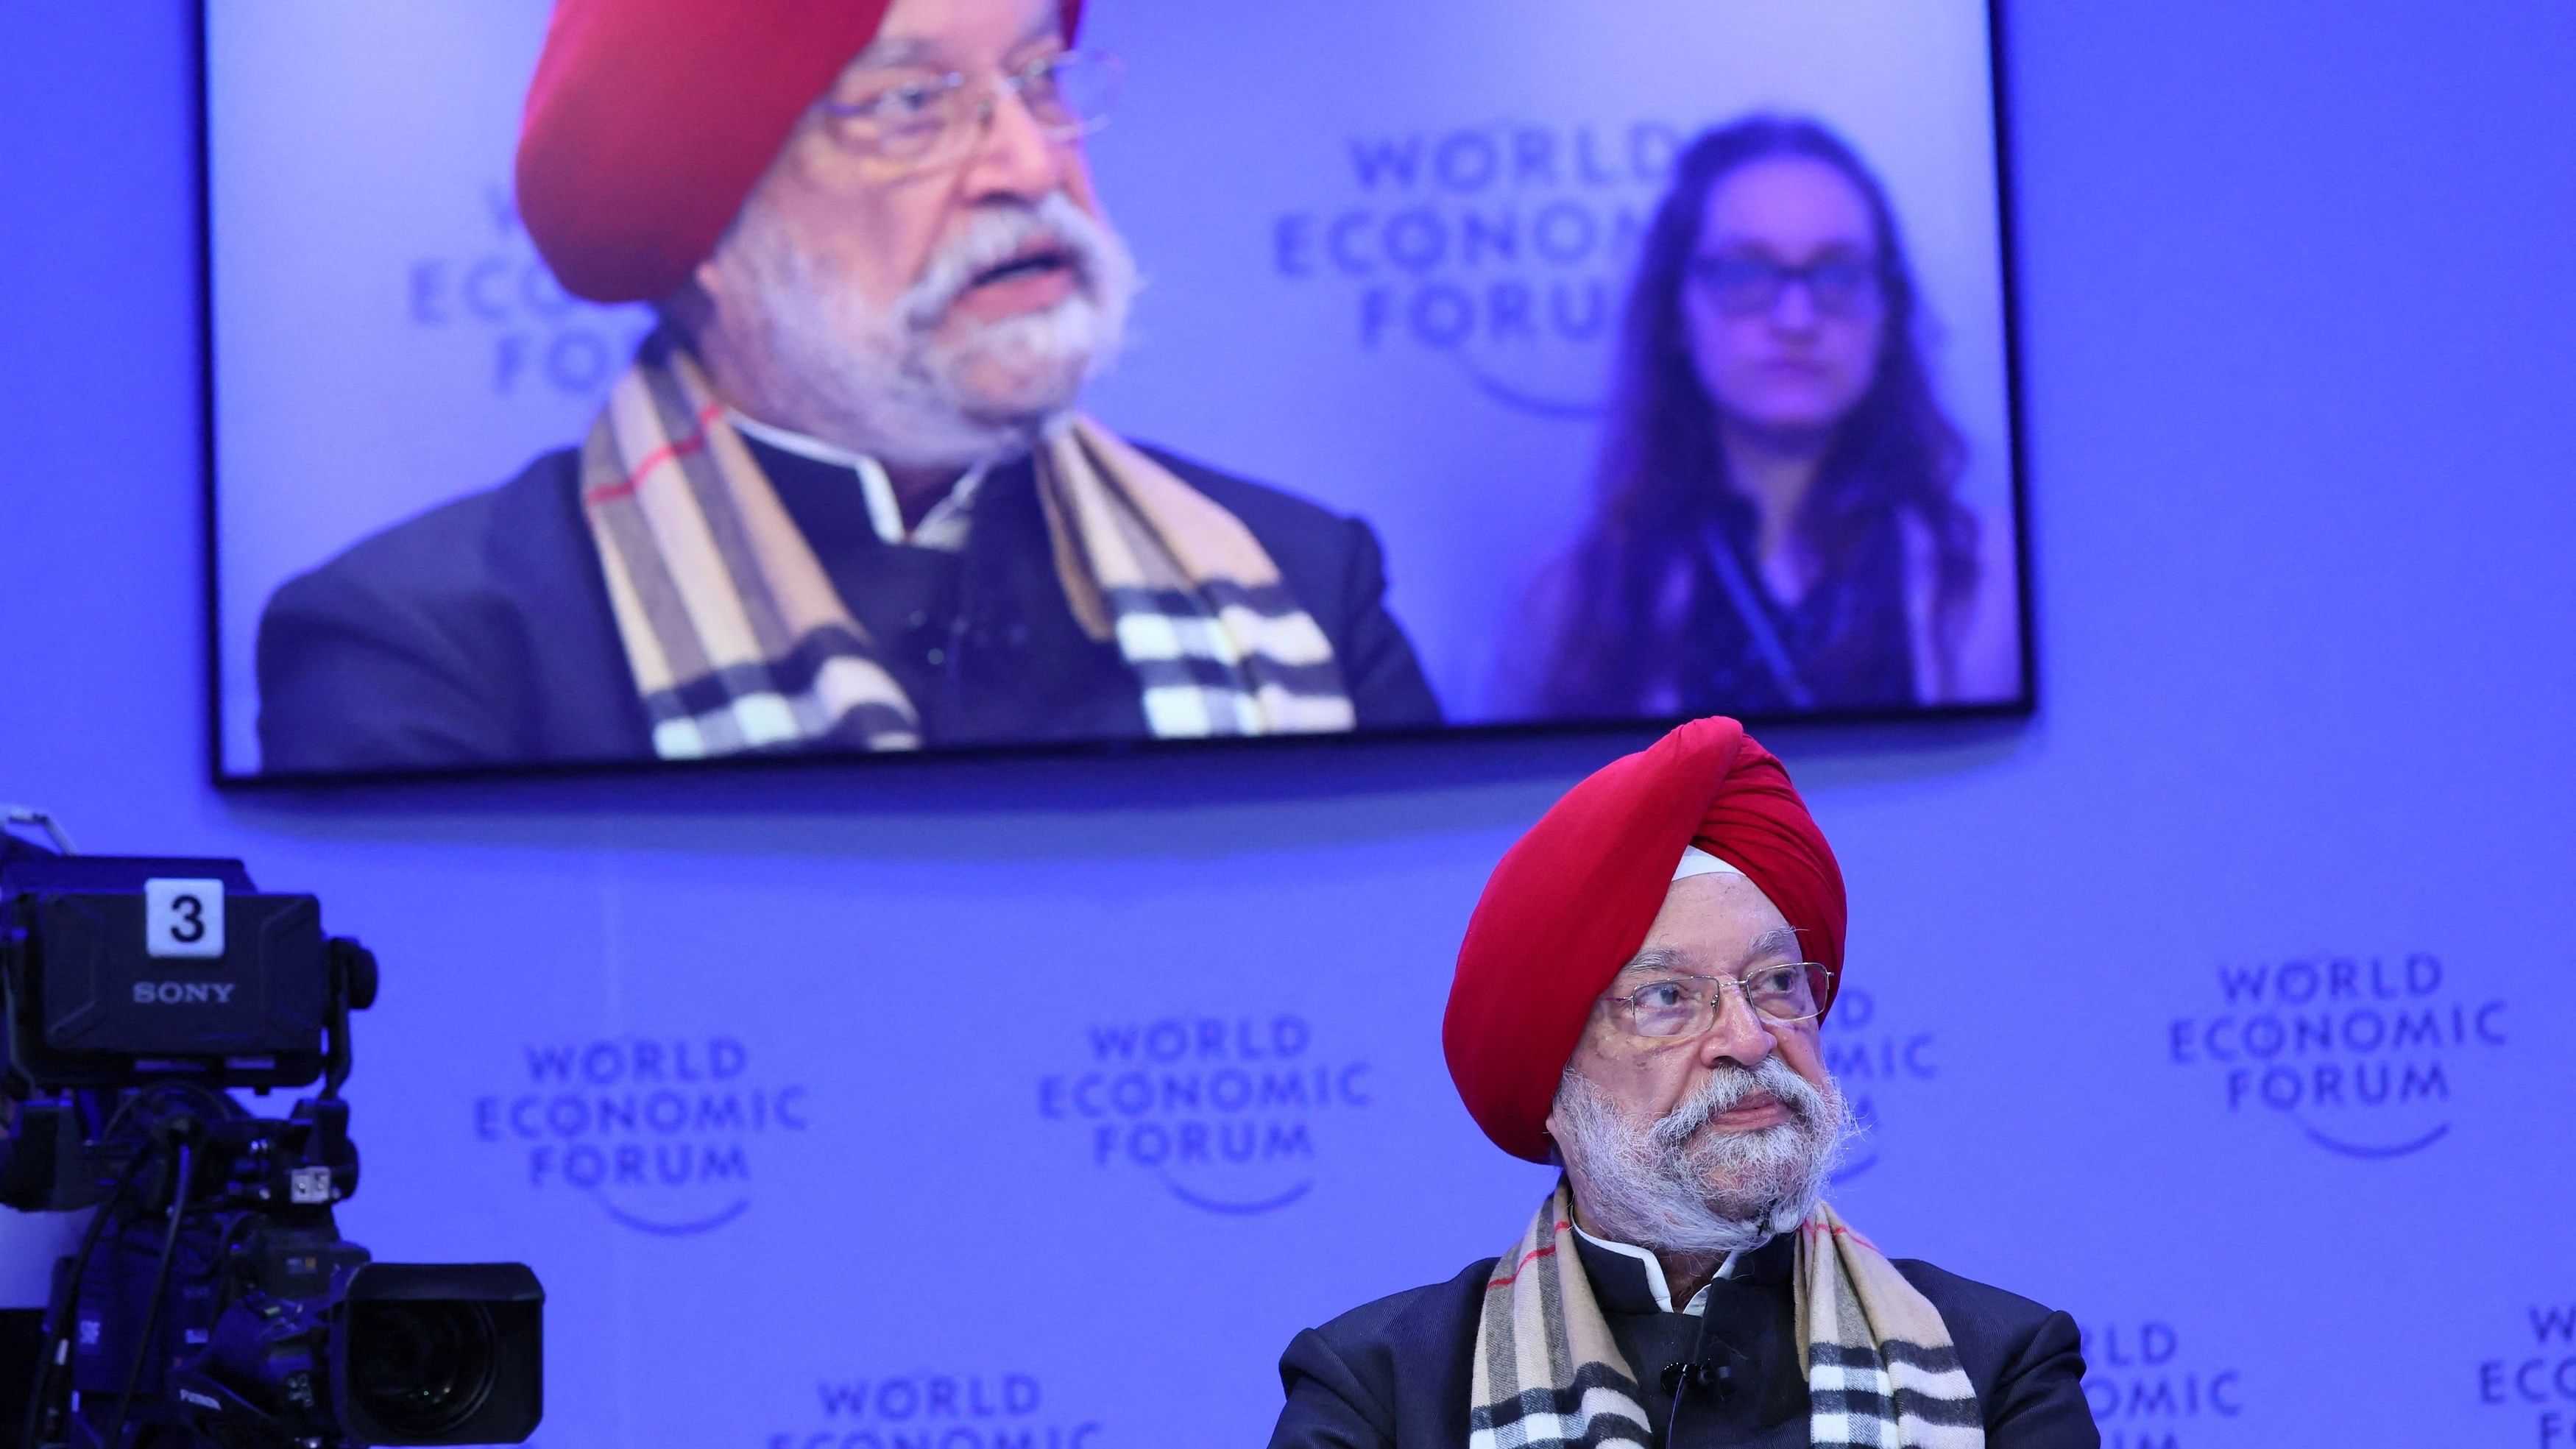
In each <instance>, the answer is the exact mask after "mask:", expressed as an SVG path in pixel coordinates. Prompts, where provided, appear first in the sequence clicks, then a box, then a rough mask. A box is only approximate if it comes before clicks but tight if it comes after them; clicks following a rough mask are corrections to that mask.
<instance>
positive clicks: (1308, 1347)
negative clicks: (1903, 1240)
mask: <svg viewBox="0 0 2576 1449" xmlns="http://www.w3.org/2000/svg"><path fill="white" fill-rule="evenodd" d="M1578 1247H1579V1250H1580V1252H1581V1254H1582V1258H1583V1269H1584V1274H1585V1276H1586V1277H1587V1278H1588V1279H1589V1280H1590V1282H1591V1284H1592V1291H1593V1296H1594V1298H1595V1299H1596V1300H1597V1301H1598V1302H1599V1304H1600V1306H1601V1312H1602V1316H1603V1318H1604V1319H1606V1320H1607V1321H1608V1323H1609V1325H1610V1334H1611V1337H1612V1338H1613V1339H1614V1340H1616V1341H1617V1343H1618V1345H1619V1350H1620V1353H1621V1354H1622V1355H1623V1356H1624V1357H1625V1358H1626V1359H1627V1360H1628V1362H1629V1364H1630V1366H1631V1367H1633V1368H1635V1369H1636V1371H1637V1372H1638V1373H1639V1374H1640V1375H1641V1376H1642V1377H1643V1378H1644V1380H1645V1383H1644V1384H1643V1385H1642V1388H1643V1389H1644V1395H1643V1397H1644V1400H1645V1406H1646V1411H1647V1414H1648V1416H1649V1417H1650V1418H1651V1419H1652V1420H1653V1425H1654V1429H1655V1433H1656V1442H1657V1444H1658V1445H1666V1444H1669V1445H1670V1446H1671V1449H1717V1446H1737V1445H1747V1446H1762V1449H1788V1446H1792V1445H1803V1444H1805V1443H1806V1442H1807V1418H1808V1401H1807V1384H1806V1380H1805V1378H1804V1377H1803V1376H1801V1374H1800V1373H1799V1369H1798V1343H1797V1324H1796V1321H1795V1312H1796V1307H1795V1302H1794V1299H1793V1298H1792V1296H1791V1284H1790V1280H1791V1275H1792V1271H1793V1268H1794V1264H1795V1258H1796V1239H1795V1238H1794V1237H1791V1236H1782V1237H1777V1238H1774V1239H1772V1240H1771V1241H1770V1242H1769V1243H1768V1244H1765V1245H1764V1246H1763V1247H1761V1248H1758V1249H1755V1250H1754V1251H1752V1252H1750V1253H1747V1254H1745V1255H1744V1256H1743V1257H1742V1258H1741V1259H1739V1260H1738V1261H1737V1264H1736V1268H1735V1271H1734V1273H1733V1274H1732V1275H1731V1276H1729V1277H1727V1278H1723V1279H1720V1280H1718V1281H1716V1282H1714V1283H1711V1284H1710V1285H1709V1288H1708V1298H1707V1301H1706V1304H1705V1308H1704V1312H1703V1313H1702V1314H1701V1315H1699V1316H1692V1315H1690V1314H1686V1313H1678V1312H1670V1311H1666V1310H1665V1309H1664V1308H1663V1307H1662V1306H1661V1305H1659V1304H1658V1303H1657V1302H1656V1300H1655V1294H1654V1290H1653V1288H1652V1287H1651V1286H1650V1285H1649V1282H1648V1279H1647V1276H1646V1270H1645V1267H1644V1265H1643V1264H1642V1263H1640V1262H1639V1261H1638V1260H1636V1259H1634V1258H1630V1257H1626V1256H1623V1255H1622V1254H1619V1253H1617V1252H1614V1251H1611V1250H1609V1249H1606V1248H1602V1247H1599V1246H1597V1245H1595V1244H1593V1243H1590V1242H1587V1241H1581V1240H1578ZM1495 1261H1496V1260H1495V1259H1492V1258H1488V1259H1485V1260H1484V1261H1483V1262H1480V1263H1475V1264H1472V1265H1470V1266H1469V1267H1468V1269H1467V1270H1466V1271H1465V1272H1463V1273H1460V1274H1459V1275H1458V1276H1457V1277H1455V1278H1452V1279H1450V1280H1449V1281H1448V1282H1446V1283H1434V1284H1431V1285H1430V1286H1428V1287H1423V1288H1415V1289H1411V1290H1409V1291H1406V1292H1403V1293H1398V1294H1395V1295H1393V1296H1392V1297H1387V1298H1381V1299H1379V1300H1378V1301H1376V1302H1375V1303H1370V1304H1366V1305H1363V1306H1361V1307H1359V1308H1355V1309H1352V1310H1351V1311H1350V1312H1348V1313H1345V1314H1343V1315H1342V1316H1341V1317H1339V1318H1336V1319H1334V1320H1333V1321H1332V1322H1330V1323H1327V1324H1325V1325H1324V1326H1323V1327H1321V1328H1310V1329H1308V1330H1306V1331H1305V1332H1303V1333H1300V1334H1298V1335H1297V1337H1296V1339H1295V1340H1294V1341H1293V1342H1291V1343H1290V1344H1289V1345H1288V1352H1287V1354H1286V1355H1285V1356H1284V1357H1282V1358H1281V1359H1280V1361H1279V1376H1280V1378H1281V1380H1282V1381H1283V1382H1284V1383H1285V1385H1286V1387H1287V1390H1288V1404H1287V1407H1286V1408H1285V1409H1284V1410H1283V1411H1282V1412H1281V1413H1280V1416H1279V1425H1278V1428H1277V1429H1276V1431H1274V1432H1273V1433H1272V1435H1271V1438H1270V1449H1435V1446H1436V1449H1459V1446H1462V1445H1464V1444H1466V1443H1467V1441H1468V1420H1467V1414H1468V1397H1469V1386H1470V1383H1471V1381H1472V1378H1473V1373H1474V1364H1475V1350H1476V1330H1477V1324H1478V1322H1479V1317H1480V1314H1481V1312H1482V1310H1483V1306H1484V1296H1485V1284H1486V1282H1487V1281H1488V1280H1489V1279H1491V1278H1492V1277H1493V1273H1494V1264H1495ZM1896 1269H1897V1271H1898V1272H1900V1273H1902V1274H1904V1275H1905V1280H1906V1281H1907V1282H1909V1283H1911V1284H1913V1285H1914V1287H1915V1289H1916V1291H1918V1292H1920V1293H1921V1294H1922V1295H1923V1296H1924V1297H1926V1298H1928V1299H1930V1300H1931V1301H1932V1306H1933V1307H1934V1308H1936V1309H1938V1310H1940V1313H1941V1321H1942V1323H1943V1324H1945V1325H1946V1326H1947V1327H1948V1328H1949V1330H1950V1336H1951V1340H1952V1342H1953V1344H1954V1345H1955V1346H1956V1347H1957V1349H1958V1352H1959V1361H1960V1364H1961V1366H1962V1367H1963V1368H1964V1369H1966V1371H1967V1374H1968V1378H1969V1381H1970V1382H1971V1383H1973V1384H1974V1385H1975V1386H1976V1390H1977V1399H1978V1402H1979V1403H1980V1404H1981V1405H1982V1406H1983V1407H1984V1409H1985V1416H1986V1443H1987V1445H1988V1446H1989V1449H2098V1446H2099V1445H2100V1443H2101V1436H2100V1434H2099V1433H2098V1432H2097V1431H2096V1430H2095V1429H2094V1427H2093V1415H2092V1411H2091V1409H2090V1408H2089V1407H2088V1406H2087V1405H2086V1403H2085V1400H2084V1390H2083V1387H2082V1380H2083V1377H2084V1360H2083V1358H2082V1356H2081V1355H2080V1353H2079V1352H2078V1340H2077V1334H2076V1328H2075V1320H2073V1319H2071V1318H2069V1317H2067V1316H2066V1315H2065V1314H2064V1313H2052V1312H2050V1311H2049V1310H2048V1309H2046V1308H2043V1307H2041V1306H2040V1305H2038V1304H2036V1303H2033V1302H2031V1301H2030V1300H2029V1299H2027V1298H2022V1297H2018V1296H2016V1295H2014V1294H2011V1293H2007V1292H2005V1291H2003V1290H2002V1289H2000V1288H1989V1287H1987V1286H1986V1285H1985V1284H1983V1283H1975V1282H1971V1281H1969V1280H1968V1279H1965V1278H1961V1277H1959V1276H1957V1275H1956V1274H1952V1273H1945V1272H1943V1271H1941V1270H1940V1269H1938V1268H1935V1267H1933V1266H1932V1265H1931V1264H1929V1263H1924V1262H1918V1261H1915V1260H1913V1259H1909V1258H1900V1259H1897V1260H1896ZM1692 1362H1709V1363H1712V1364H1727V1365H1729V1366H1730V1367H1731V1368H1732V1369H1733V1370H1734V1372H1733V1375H1732V1377H1731V1379H1730V1380H1729V1381H1728V1384H1727V1385H1726V1386H1724V1387H1723V1389H1721V1388H1720V1387H1712V1388H1708V1389H1700V1388H1695V1387H1694V1388H1689V1389H1686V1390H1685V1392H1684V1397H1683V1398H1682V1400H1681V1402H1680V1405H1679V1410H1680V1412H1679V1421H1680V1425H1681V1432H1680V1433H1679V1435H1678V1436H1677V1437H1672V1438H1669V1439H1668V1438H1667V1437H1666V1436H1667V1435H1668V1434H1669V1433H1670V1432H1671V1427H1670V1426H1671V1420H1672V1418H1673V1412H1674V1403H1673V1398H1672V1394H1671V1391H1670V1390H1669V1389H1665V1388H1663V1387H1662V1370H1663V1366H1664V1365H1666V1364H1672V1363H1692Z"/></svg>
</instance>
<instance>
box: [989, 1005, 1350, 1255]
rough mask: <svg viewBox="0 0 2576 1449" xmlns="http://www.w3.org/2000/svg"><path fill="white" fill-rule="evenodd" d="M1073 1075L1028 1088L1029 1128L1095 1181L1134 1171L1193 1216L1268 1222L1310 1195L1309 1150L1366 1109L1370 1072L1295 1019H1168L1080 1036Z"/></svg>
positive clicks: (1103, 1027) (1103, 1025) (1313, 1161)
mask: <svg viewBox="0 0 2576 1449" xmlns="http://www.w3.org/2000/svg"><path fill="white" fill-rule="evenodd" d="M1083 1048H1084V1050H1083V1053H1082V1064H1081V1065H1080V1066H1078V1067H1075V1068H1073V1069H1072V1070H1069V1071H1061V1072H1050V1073H1048V1074H1047V1075H1045V1076H1042V1077H1040V1078H1039V1079H1038V1083H1037V1106H1038V1117H1039V1118H1040V1120H1043V1121H1049V1122H1060V1123H1063V1124H1065V1125H1066V1126H1068V1127H1072V1128H1075V1129H1077V1130H1078V1131H1079V1132H1080V1134H1081V1139H1082V1142H1083V1150H1084V1152H1085V1154H1086V1155H1087V1156H1088V1157H1089V1159H1090V1161H1091V1163H1092V1165H1093V1166H1095V1167H1097V1168H1099V1169H1101V1170H1102V1171H1116V1172H1138V1173H1143V1174H1145V1175H1146V1176H1148V1177H1150V1178H1152V1179H1153V1180H1154V1181H1156V1182H1158V1183H1160V1184H1162V1186H1163V1187H1164V1188H1165V1189H1166V1190H1168V1191H1169V1192H1170V1193H1171V1195H1172V1196H1173V1197H1174V1198H1175V1199H1177V1200H1179V1201H1181V1202H1184V1203H1187V1204H1188V1205H1190V1206H1191V1207H1194V1208H1197V1209H1199V1210H1201V1211H1203V1212H1212V1213H1228V1214H1237V1215H1248V1214H1258V1213H1268V1212H1276V1211H1278V1210H1279V1209H1281V1208H1284V1207H1287V1206H1288V1205H1290V1204H1291V1203H1294V1202H1297V1201H1298V1200H1299V1199H1301V1198H1303V1197H1305V1196H1306V1194H1308V1193H1309V1192H1312V1191H1313V1190H1314V1187H1315V1172H1316V1165H1317V1161H1318V1151H1319V1148H1318V1142H1317V1139H1318V1138H1319V1137H1329V1136H1330V1135H1331V1132H1332V1130H1333V1123H1334V1121H1335V1119H1337V1118H1341V1117H1345V1116H1348V1115H1349V1114H1351V1113H1354V1112H1359V1111H1364V1110H1366V1109H1367V1108H1368V1106H1369V1105H1370V1103H1371V1101H1372V1100H1373V1094H1372V1087H1371V1084H1370V1069H1369V1064H1368V1063H1367V1062H1366V1061H1364V1060H1360V1059H1357V1058H1352V1057H1343V1056H1337V1055H1334V1054H1332V1053H1331V1052H1328V1051H1326V1050H1324V1049H1323V1048H1322V1047H1321V1046H1320V1045H1319V1044H1318V1043H1317V1042H1316V1040H1315V1031H1314V1027H1313V1026H1312V1024H1310V1023H1309V1022H1308V1021H1307V1020H1306V1018H1304V1017H1302V1016H1296V1015H1292V1014H1288V1013H1276V1014H1272V1015H1266V1016H1259V1015H1255V1016H1233V1017H1217V1016H1168V1017H1161V1018H1158V1019H1155V1020H1150V1021H1103V1022H1094V1023H1092V1024H1091V1025H1089V1026H1088V1027H1086V1028H1084V1032H1083Z"/></svg>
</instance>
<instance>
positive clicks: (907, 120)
mask: <svg viewBox="0 0 2576 1449" xmlns="http://www.w3.org/2000/svg"><path fill="white" fill-rule="evenodd" d="M1125 77H1126V67H1125V66H1124V65H1123V64H1121V63H1120V61H1119V59H1118V57H1116V56H1114V55H1111V54H1109V53H1108V52H1106V51H1087V50H1063V51H1057V52H1056V53H1055V54H1053V55H1045V56H1040V57H1039V58H1037V59H1036V60H1033V61H1030V62H1029V63H1028V64H1026V65H1024V66H1021V67H1020V68H1019V69H1018V70H1015V71H1012V72H1011V73H1009V74H1007V75H1004V76H1001V77H999V78H997V79H995V80H993V81H991V82H989V83H987V82H984V81H980V80H977V79H975V78H972V77H970V76H968V75H966V74H965V73H964V72H962V71H949V72H947V73H945V74H940V73H937V72H933V71H924V70H911V71H905V70H886V71H872V72H861V73H860V74H857V75H854V76H852V77H850V78H849V80H848V81H847V83H846V84H845V85H844V86H842V87H841V88H840V89H839V90H837V91H836V92H835V93H834V94H832V95H828V96H825V97H824V98H823V99H822V100H821V101H819V102H817V103H816V105H817V108H818V109H820V110H821V111H822V113H823V114H824V115H825V116H826V117H828V118H830V121H831V124H832V132H833V135H834V137H835V138H836V139H838V140H839V141H840V142H841V144H843V145H845V146H847V147H849V148H850V149H851V150H853V151H857V152H860V153H862V154H864V155H870V156H875V157H878V158H880V159H882V160H886V161H890V162H893V163H894V164H895V165H897V166H900V167H902V168H903V169H905V170H907V171H926V170H930V169H932V168H935V167H940V166H946V165H950V164H952V163H954V162H957V161H960V160H963V159H964V158H965V157H966V155H967V154H968V153H969V152H970V151H972V150H973V149H974V147H975V144H976V142H977V141H979V140H980V139H982V137H983V136H984V135H985V134H986V132H987V130H988V129H989V128H990V127H991V125H992V123H993V112H994V110H995V108H996V107H998V106H999V105H1000V104H1001V93H1002V92H1004V91H1009V92H1010V93H1011V94H1013V95H1015V96H1017V97H1019V98H1020V104H1021V105H1023V106H1026V107H1028V111H1029V115H1030V116H1031V117H1032V118H1034V119H1035V120H1036V121H1037V123H1038V130H1039V132H1040V133H1041V134H1043V135H1044V136H1045V137H1046V138H1047V139H1048V140H1050V141H1070V140H1072V139H1074V138H1075V137H1077V136H1088V135H1090V134H1091V133H1092V132H1094V131H1097V130H1099V129H1100V128H1101V127H1102V126H1104V125H1107V124H1108V119H1109V118H1108V111H1109V107H1110V105H1111V103H1112V102H1114V101H1115V100H1116V99H1117V96H1118V86H1119V82H1120V81H1122V80H1124V79H1125Z"/></svg>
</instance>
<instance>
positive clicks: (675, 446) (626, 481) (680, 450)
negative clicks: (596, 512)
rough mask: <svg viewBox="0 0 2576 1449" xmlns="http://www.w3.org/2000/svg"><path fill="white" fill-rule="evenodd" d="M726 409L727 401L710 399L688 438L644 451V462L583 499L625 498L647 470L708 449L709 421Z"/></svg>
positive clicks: (582, 498) (701, 410) (598, 500)
mask: <svg viewBox="0 0 2576 1449" xmlns="http://www.w3.org/2000/svg"><path fill="white" fill-rule="evenodd" d="M723 411H724V404H723V403H720V402H711V403H709V404H707V405H706V406H705V407H702V408H700V409H698V431H696V432H694V433H691V434H689V435H688V436H687V437H685V438H678V439H674V440H673V441H671V442H668V443H664V444H663V445H662V446H660V447H658V448H655V449H654V450H653V451H652V452H649V453H647V454H645V455H644V461H643V462H641V463H638V464H636V465H635V471H633V472H631V473H629V474H627V475H626V476H625V477H624V478H621V479H619V480H618V481H616V482H614V483H602V484H601V485H599V486H598V487H596V488H593V489H592V490H590V491H589V492H587V493H585V494H583V495H581V501H582V502H584V503H605V502H607V501H608V500H609V499H611V498H623V497H625V496H626V495H628V494H630V493H632V492H634V491H635V489H636V487H637V485H639V484H641V483H642V482H643V481H644V475H645V474H647V473H650V472H652V471H653V470H654V469H656V468H659V467H661V466H662V465H663V464H665V463H668V462H671V461H672V460H674V459H677V458H685V457H687V456H688V455H689V454H691V453H697V452H703V451H705V449H706V446H707V434H706V427H707V424H709V423H712V422H714V421H715V420H716V417H717V415H719V414H721V413H722V412H723Z"/></svg>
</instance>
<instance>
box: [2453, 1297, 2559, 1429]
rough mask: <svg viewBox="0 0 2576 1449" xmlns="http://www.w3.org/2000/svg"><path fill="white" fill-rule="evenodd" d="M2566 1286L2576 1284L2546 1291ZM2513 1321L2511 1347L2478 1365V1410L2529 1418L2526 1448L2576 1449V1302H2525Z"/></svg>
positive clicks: (2479, 1362) (2510, 1337)
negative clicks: (2534, 1446)
mask: <svg viewBox="0 0 2576 1449" xmlns="http://www.w3.org/2000/svg"><path fill="white" fill-rule="evenodd" d="M2561 1284H2565V1285H2567V1286H2569V1287H2576V1280H2567V1279H2562V1280H2560V1284H2546V1285H2543V1286H2544V1288H2557V1287H2559V1286H2560V1285H2561ZM2513 1319H2514V1322H2513V1327H2512V1329H2511V1330H2510V1334H2509V1342H2510V1345H2511V1346H2510V1347H2508V1348H2507V1349H2506V1350H2505V1351H2504V1352H2502V1353H2499V1354H2494V1355H2492V1356H2489V1357H2485V1358H2481V1359H2479V1360H2478V1376H2477V1385H2478V1387H2477V1396H2478V1406H2479V1408H2480V1409H2482V1410H2491V1411H2500V1412H2502V1413H2504V1414H2506V1415H2511V1416H2515V1417H2520V1416H2522V1415H2525V1414H2528V1415H2529V1416H2530V1418H2529V1420H2528V1421H2527V1422H2529V1423H2530V1425H2531V1432H2530V1434H2529V1435H2527V1436H2525V1437H2523V1438H2521V1439H2520V1440H2519V1441H2518V1442H2520V1443H2524V1444H2536V1445H2538V1446H2540V1449H2576V1297H2569V1298H2563V1299H2559V1300H2556V1301H2553V1302H2541V1303H2524V1304H2522V1305H2521V1311H2520V1312H2518V1313H2516V1314H2514V1315H2513ZM2507 1432H2511V1431H2507ZM2508 1442H2511V1441H2508Z"/></svg>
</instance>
